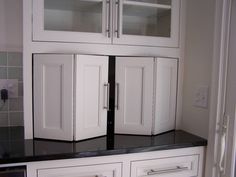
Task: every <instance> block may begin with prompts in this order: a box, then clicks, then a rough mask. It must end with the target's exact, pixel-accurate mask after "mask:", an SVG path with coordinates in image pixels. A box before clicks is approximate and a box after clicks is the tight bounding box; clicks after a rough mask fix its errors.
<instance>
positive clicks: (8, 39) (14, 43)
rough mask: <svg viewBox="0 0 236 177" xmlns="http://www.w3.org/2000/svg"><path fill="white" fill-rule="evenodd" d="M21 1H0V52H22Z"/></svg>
mask: <svg viewBox="0 0 236 177" xmlns="http://www.w3.org/2000/svg"><path fill="white" fill-rule="evenodd" d="M22 16H23V15H22V0H0V51H22V46H23V42H22V38H23V37H22V36H23V29H22V28H23V27H22V26H23V17H22Z"/></svg>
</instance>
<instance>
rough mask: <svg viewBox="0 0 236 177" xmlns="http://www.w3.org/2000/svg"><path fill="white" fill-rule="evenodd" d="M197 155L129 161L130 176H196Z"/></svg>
mask: <svg viewBox="0 0 236 177" xmlns="http://www.w3.org/2000/svg"><path fill="white" fill-rule="evenodd" d="M198 163H199V155H191V156H181V157H170V158H163V159H150V160H143V161H133V162H131V177H157V176H158V177H193V176H198Z"/></svg>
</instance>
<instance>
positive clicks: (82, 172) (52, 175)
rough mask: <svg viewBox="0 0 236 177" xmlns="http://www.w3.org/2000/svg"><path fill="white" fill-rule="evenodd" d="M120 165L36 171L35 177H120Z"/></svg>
mask: <svg viewBox="0 0 236 177" xmlns="http://www.w3.org/2000/svg"><path fill="white" fill-rule="evenodd" d="M121 165H122V164H121V163H114V164H101V165H89V166H73V167H58V168H52V169H38V171H37V177H121Z"/></svg>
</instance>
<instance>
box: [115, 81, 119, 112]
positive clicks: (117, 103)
mask: <svg viewBox="0 0 236 177" xmlns="http://www.w3.org/2000/svg"><path fill="white" fill-rule="evenodd" d="M119 98H120V84H119V83H116V105H115V107H116V109H117V110H119V101H120V100H119Z"/></svg>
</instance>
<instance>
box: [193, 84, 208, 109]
mask: <svg viewBox="0 0 236 177" xmlns="http://www.w3.org/2000/svg"><path fill="white" fill-rule="evenodd" d="M208 90H209V87H208V86H199V87H197V89H196V91H195V93H194V101H193V105H194V106H195V107H200V108H207V106H208Z"/></svg>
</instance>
